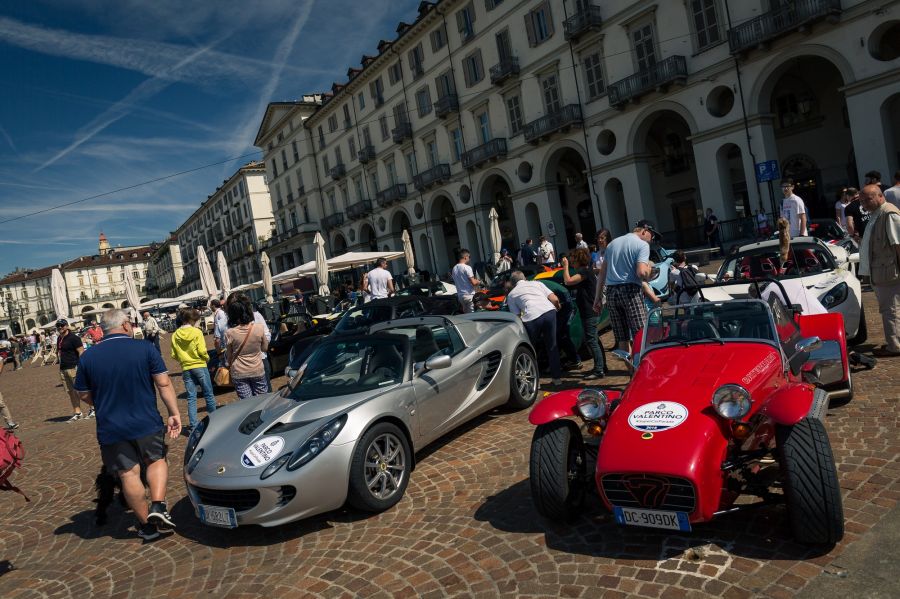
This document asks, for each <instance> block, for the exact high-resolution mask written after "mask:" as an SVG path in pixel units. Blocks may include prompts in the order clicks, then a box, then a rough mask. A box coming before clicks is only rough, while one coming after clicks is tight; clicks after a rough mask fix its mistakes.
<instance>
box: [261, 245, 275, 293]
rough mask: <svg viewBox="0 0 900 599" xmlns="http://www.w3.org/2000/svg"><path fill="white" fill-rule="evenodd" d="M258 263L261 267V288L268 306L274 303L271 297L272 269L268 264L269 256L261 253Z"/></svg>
mask: <svg viewBox="0 0 900 599" xmlns="http://www.w3.org/2000/svg"><path fill="white" fill-rule="evenodd" d="M259 263H260V265H261V266H262V276H263V278H262V286H263V291H265V292H266V301H267V302H269V303H270V304H271V303H272V302H274V301H275V298H273V297H272V268H271V267H270V264H269V254H267V253H265V252H263V253H262V255H261V256H260V257H259Z"/></svg>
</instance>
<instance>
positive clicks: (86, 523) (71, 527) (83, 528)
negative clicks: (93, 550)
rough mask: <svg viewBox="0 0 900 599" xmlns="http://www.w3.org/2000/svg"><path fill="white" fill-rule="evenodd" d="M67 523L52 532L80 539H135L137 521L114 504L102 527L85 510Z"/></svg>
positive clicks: (90, 513)
mask: <svg viewBox="0 0 900 599" xmlns="http://www.w3.org/2000/svg"><path fill="white" fill-rule="evenodd" d="M69 520H70V521H69V522H67V523H66V524H63V525H62V526H60V527H59V528H57V529H56V530H54V531H53V534H55V535H67V534H72V535H75V536H78V537H81V538H82V539H100V538H103V537H109V538H112V539H137V529H136V528H135V526H136V525H137V519H136V518H135V517H134V516H133V515H132V513H131V512H130V511H126V510H125V508H122V507H120V506H118V502H114V504H113V505H111V506H110V508H109V512H108V520H107V522H106V524H104V525H103V526H97V524H96V523H95V521H94V510H93V509H90V510H85V511H83V512H79V513H77V514H75V515H73V516H70V517H69Z"/></svg>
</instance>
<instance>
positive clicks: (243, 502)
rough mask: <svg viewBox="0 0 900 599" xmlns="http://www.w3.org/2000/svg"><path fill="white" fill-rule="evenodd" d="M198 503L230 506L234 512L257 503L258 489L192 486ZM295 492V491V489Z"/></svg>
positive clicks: (252, 506) (242, 510) (249, 508)
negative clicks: (198, 499)
mask: <svg viewBox="0 0 900 599" xmlns="http://www.w3.org/2000/svg"><path fill="white" fill-rule="evenodd" d="M194 490H195V491H196V492H197V497H199V498H200V503H202V504H203V505H209V506H215V507H230V508H234V511H236V512H246V511H247V510H252V509H253V508H255V507H256V505H257V504H258V503H259V491H257V490H256V489H238V490H233V491H232V490H224V489H204V488H201V487H194ZM295 493H296V491H295Z"/></svg>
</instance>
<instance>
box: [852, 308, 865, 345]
mask: <svg viewBox="0 0 900 599" xmlns="http://www.w3.org/2000/svg"><path fill="white" fill-rule="evenodd" d="M868 338H869V327H867V326H866V308H865V307H864V306H860V307H859V326H858V327H856V335H854V336H853V338H852V339H848V340H847V347H854V346H856V345H862V344H863V343H865V342H866V339H868Z"/></svg>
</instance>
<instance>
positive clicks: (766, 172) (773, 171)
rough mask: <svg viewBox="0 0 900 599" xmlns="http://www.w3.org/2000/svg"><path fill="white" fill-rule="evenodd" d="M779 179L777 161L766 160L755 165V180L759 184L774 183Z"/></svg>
mask: <svg viewBox="0 0 900 599" xmlns="http://www.w3.org/2000/svg"><path fill="white" fill-rule="evenodd" d="M780 178H781V173H780V172H778V161H777V160H766V161H765V162H757V163H756V180H757V181H759V182H760V183H765V182H766V181H774V180H776V179H780Z"/></svg>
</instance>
